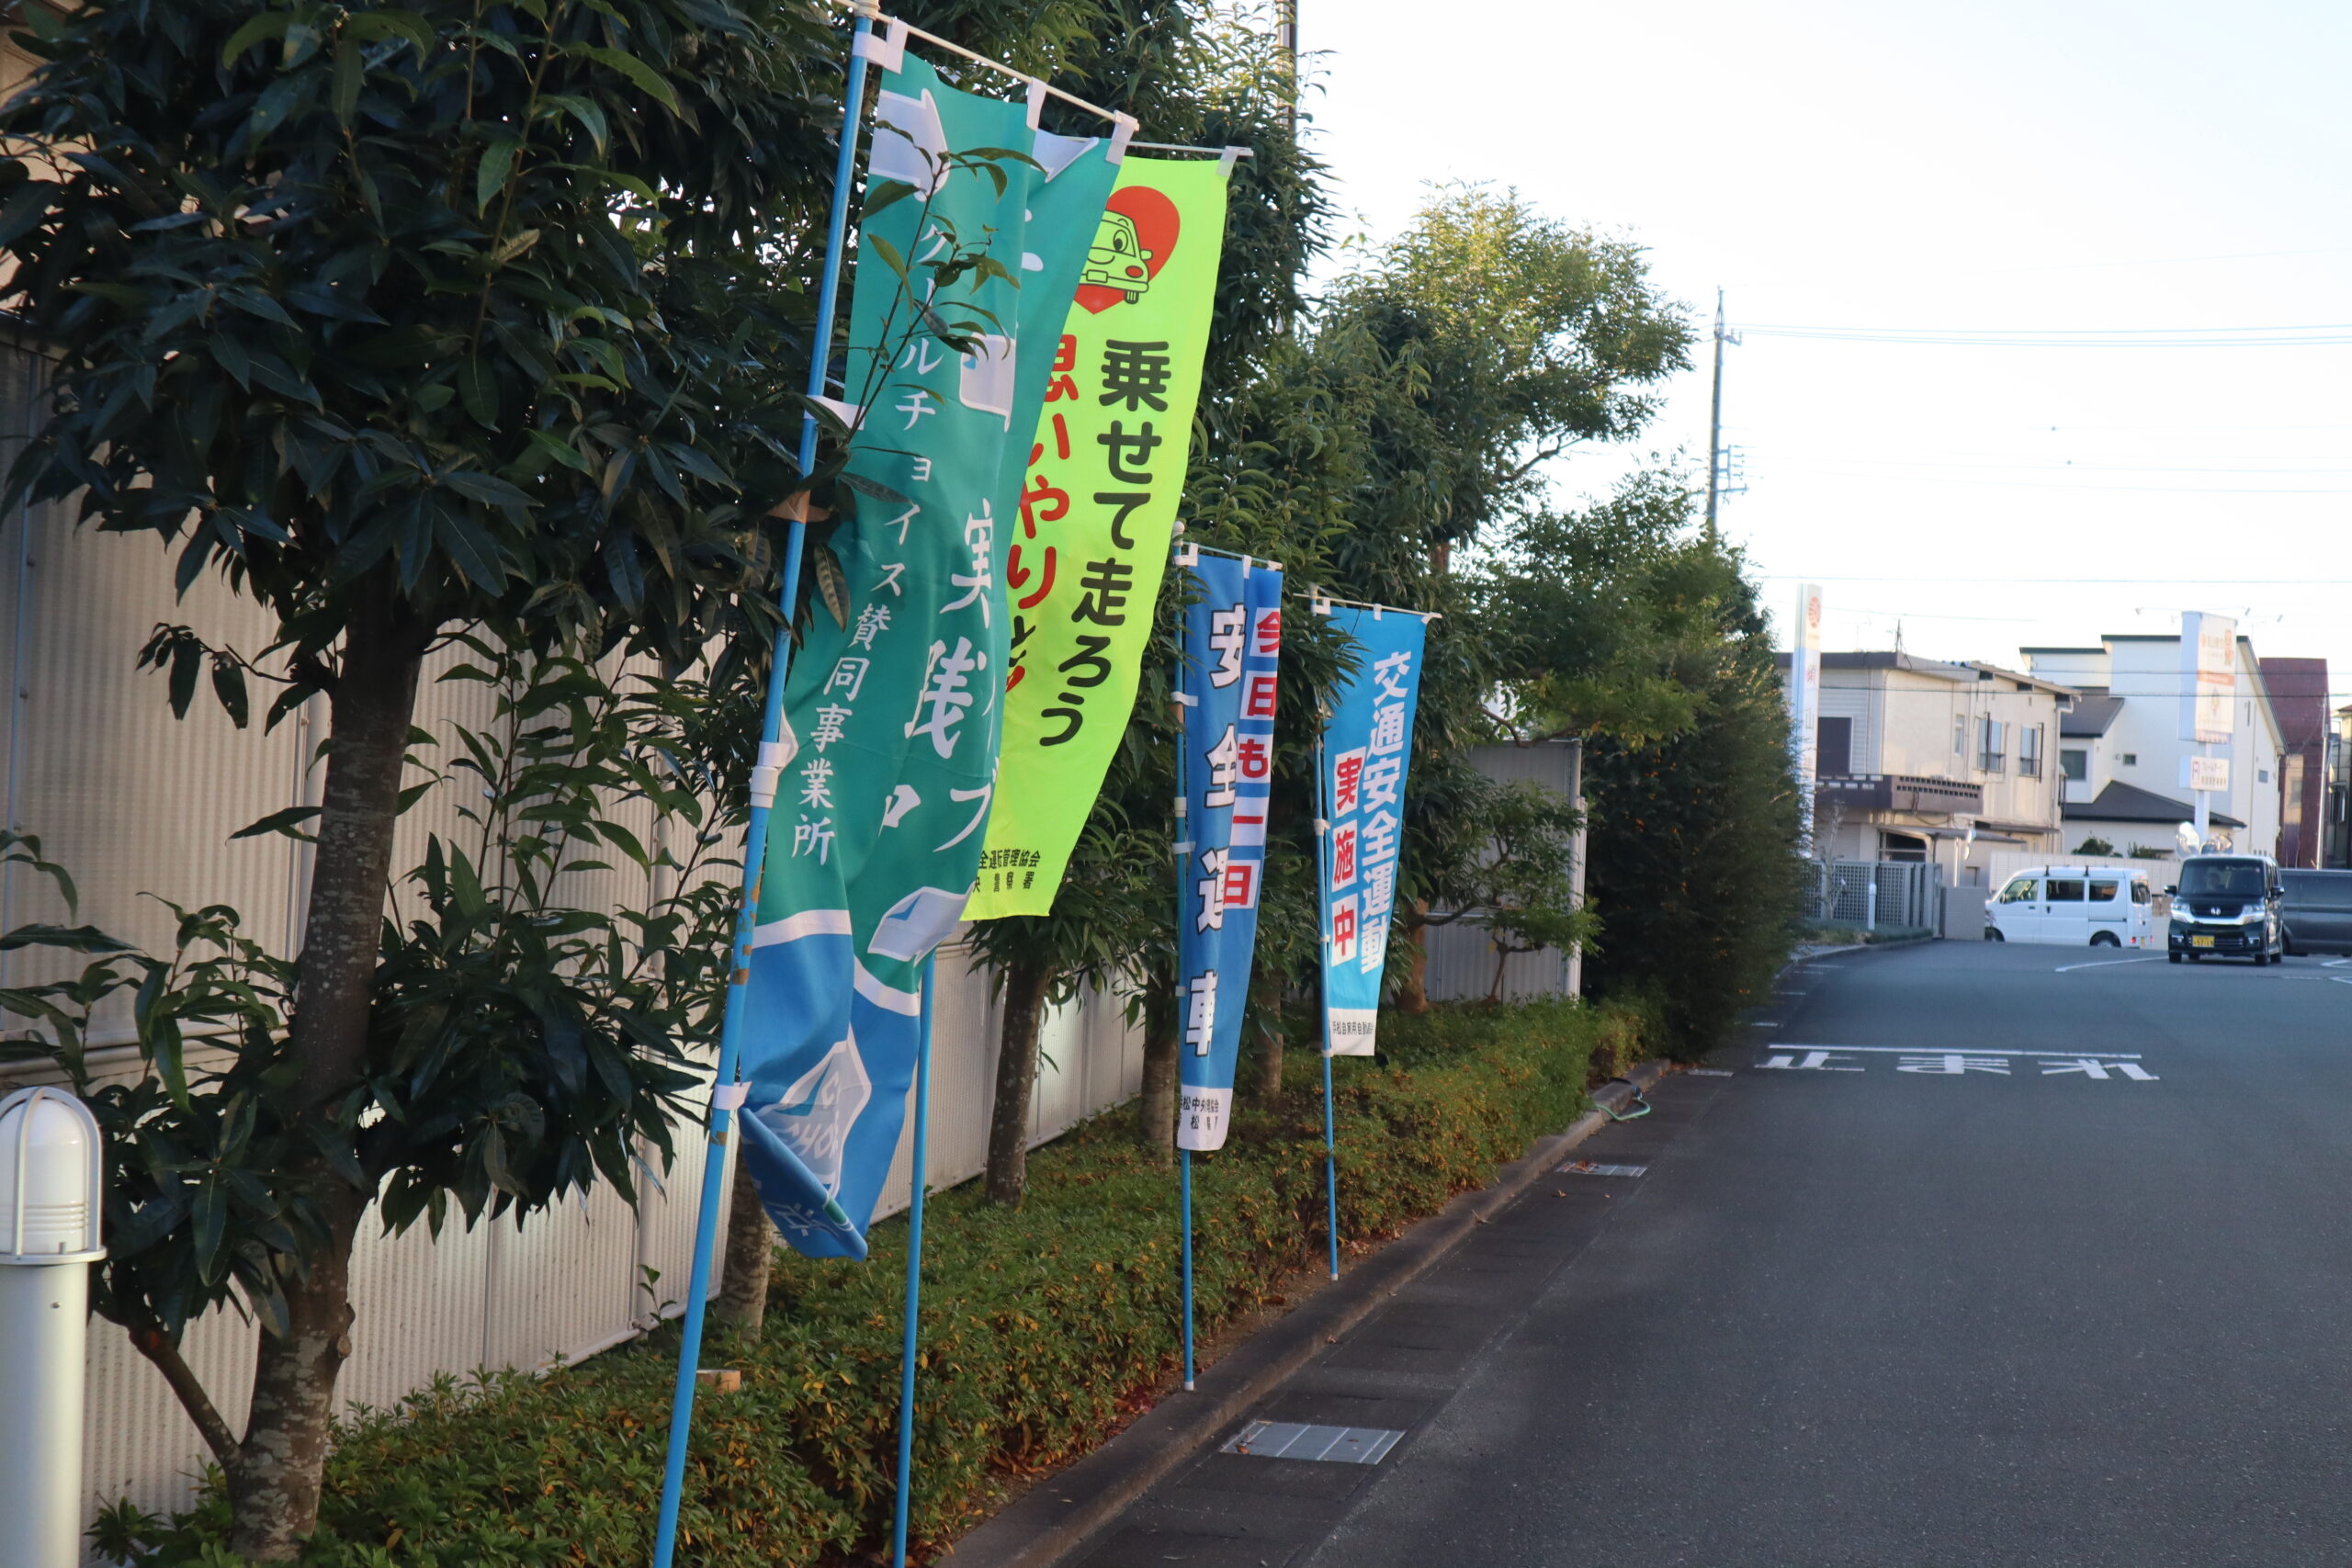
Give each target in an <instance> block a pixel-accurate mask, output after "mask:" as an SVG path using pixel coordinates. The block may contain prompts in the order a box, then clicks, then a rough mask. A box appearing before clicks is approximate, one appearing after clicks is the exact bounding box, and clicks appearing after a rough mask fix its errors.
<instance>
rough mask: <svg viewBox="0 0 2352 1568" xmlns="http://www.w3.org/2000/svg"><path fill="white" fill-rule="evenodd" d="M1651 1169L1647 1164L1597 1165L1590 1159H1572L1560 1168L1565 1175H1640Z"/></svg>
mask: <svg viewBox="0 0 2352 1568" xmlns="http://www.w3.org/2000/svg"><path fill="white" fill-rule="evenodd" d="M1647 1169H1649V1167H1648V1166H1645V1165H1596V1164H1594V1163H1593V1162H1592V1161H1590V1160H1589V1159H1579V1160H1570V1161H1569V1162H1568V1163H1567V1164H1566V1165H1564V1166H1562V1167H1561V1168H1560V1174H1561V1175H1563V1176H1639V1175H1641V1174H1642V1173H1643V1172H1644V1171H1645V1170H1647Z"/></svg>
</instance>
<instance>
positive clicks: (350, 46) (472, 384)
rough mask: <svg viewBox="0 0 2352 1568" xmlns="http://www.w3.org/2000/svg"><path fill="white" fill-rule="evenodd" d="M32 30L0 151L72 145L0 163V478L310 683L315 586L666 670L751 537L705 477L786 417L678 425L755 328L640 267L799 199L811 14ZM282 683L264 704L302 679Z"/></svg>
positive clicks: (763, 347)
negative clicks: (158, 560)
mask: <svg viewBox="0 0 2352 1568" xmlns="http://www.w3.org/2000/svg"><path fill="white" fill-rule="evenodd" d="M46 16H47V13H45V12H39V11H36V12H34V13H28V21H30V22H33V23H34V24H35V26H36V30H37V32H39V33H40V34H41V35H43V36H41V37H40V39H39V40H38V41H37V42H36V44H35V46H34V47H35V48H36V50H37V51H38V52H40V54H42V55H43V56H45V57H46V58H47V59H48V60H49V61H50V62H51V63H50V64H49V65H48V66H47V68H46V69H45V70H44V71H43V73H41V74H40V76H38V77H37V78H36V79H35V81H34V83H33V85H31V86H30V87H29V88H28V89H27V90H26V92H24V93H23V94H21V95H19V96H17V98H15V99H14V100H12V101H11V102H10V104H9V105H8V106H7V107H6V112H5V114H0V135H5V136H6V138H7V139H8V141H9V142H10V143H11V144H12V146H14V147H17V148H23V147H26V146H28V145H29V146H31V147H34V148H60V149H64V148H68V147H74V146H80V147H86V148H87V149H89V151H86V152H74V151H64V152H61V153H60V154H59V156H60V159H61V161H62V167H58V166H55V165H51V164H44V163H43V162H42V161H41V160H40V159H39V158H23V159H19V160H18V161H16V162H13V163H10V164H6V165H0V194H5V199H6V204H5V208H0V214H5V215H4V216H0V244H6V246H7V247H8V248H9V249H11V250H12V251H13V252H14V253H15V254H17V256H18V257H19V258H20V259H21V263H22V267H23V271H22V272H21V273H20V274H19V275H18V277H19V282H20V284H21V285H22V286H23V287H25V288H26V289H27V296H26V299H25V306H26V309H27V311H28V315H29V318H30V321H31V324H32V325H33V326H34V327H35V328H36V329H37V330H38V331H39V332H40V333H41V334H42V335H43V337H44V338H45V339H46V341H47V342H48V343H49V344H51V345H52V346H53V347H54V348H55V349H56V350H57V351H58V354H59V356H60V357H59V362H58V367H57V369H56V372H55V376H54V380H55V385H56V388H57V391H58V403H57V409H56V412H55V413H54V416H53V417H52V419H51V422H50V423H49V424H48V426H47V428H46V429H45V431H44V432H43V434H42V436H41V438H40V440H39V441H37V442H36V443H35V444H34V446H32V447H31V449H30V450H29V451H28V454H27V457H26V458H25V459H24V461H23V463H22V464H21V465H20V466H19V468H17V472H16V474H15V476H14V481H13V482H14V483H15V484H16V485H17V486H19V487H21V488H24V489H26V490H28V491H30V493H31V494H32V495H34V496H35V497H36V498H48V497H55V498H66V497H76V498H77V500H76V504H78V506H79V508H80V510H81V513H82V514H83V515H84V516H85V517H89V518H92V519H94V520H95V521H96V522H97V523H98V525H100V526H101V527H105V528H109V529H130V530H151V531H153V532H156V533H159V534H162V535H164V536H166V537H168V538H173V539H175V540H178V541H180V542H181V545H182V548H181V554H180V557H179V568H178V574H179V581H180V582H181V584H182V585H183V586H185V585H186V584H187V583H189V582H191V581H194V580H195V579H196V577H197V576H198V574H200V573H201V572H203V571H204V570H207V569H208V568H211V567H217V568H219V569H220V570H224V571H226V572H227V573H228V574H229V575H230V576H231V578H232V580H233V581H237V582H239V583H241V584H243V585H245V586H247V587H248V588H249V589H250V591H251V592H254V593H255V594H256V595H257V596H258V597H260V598H262V599H264V600H266V602H267V603H268V604H270V605H271V606H272V607H273V609H275V610H276V611H277V614H278V615H279V616H280V618H281V620H282V621H283V622H284V624H285V627H286V630H285V634H284V635H285V638H286V642H287V645H288V647H289V648H290V649H292V650H293V651H294V652H295V653H297V654H298V655H304V656H311V659H312V660H314V659H315V656H317V655H319V654H320V653H322V651H324V650H326V649H329V648H330V647H331V646H332V645H333V642H334V637H335V636H336V634H337V633H338V631H339V630H340V629H341V626H342V625H343V622H344V619H345V615H347V614H348V603H347V600H348V596H349V595H350V594H352V593H353V592H366V593H368V594H370V595H389V596H391V597H392V598H394V599H396V600H397V601H398V602H399V603H400V604H401V606H402V607H403V608H405V609H406V610H407V611H409V612H410V613H411V614H412V615H415V616H416V617H418V618H421V619H423V620H424V621H426V622H428V623H429V622H432V621H435V620H437V619H441V618H446V617H450V616H461V617H464V618H469V619H470V618H480V617H485V616H490V617H503V618H507V619H511V620H513V621H515V622H516V623H517V624H519V625H523V626H529V627H531V628H533V629H534V631H535V633H536V635H537V637H538V638H539V639H540V640H541V641H543V642H544V641H547V640H551V639H559V638H560V637H565V636H578V635H582V634H584V635H585V636H586V637H588V638H589V641H590V644H591V646H592V647H594V648H597V649H601V648H602V647H604V646H607V645H609V644H611V643H613V642H616V641H628V642H630V643H633V644H636V645H639V646H643V647H649V648H653V649H658V650H660V651H662V653H664V654H666V655H668V656H670V657H673V658H679V659H683V658H686V657H691V656H692V655H693V654H694V653H695V652H696V651H698V650H699V647H700V642H701V639H702V637H705V636H706V635H707V631H708V629H709V628H710V627H711V626H713V625H714V624H715V623H716V622H718V620H720V619H723V618H724V616H725V615H726V614H727V612H729V610H731V609H732V608H733V606H732V605H731V604H729V603H728V602H727V596H728V595H729V593H730V592H732V591H733V590H734V589H735V588H737V587H739V586H741V585H742V583H743V582H744V580H745V577H746V575H747V572H748V571H749V570H750V566H749V563H750V561H751V560H752V558H755V557H756V556H757V555H758V553H759V551H760V548H761V545H760V540H759V536H758V531H757V526H756V525H757V524H758V521H759V516H760V509H759V508H757V507H753V508H749V509H747V508H746V507H745V506H744V505H743V501H744V497H743V495H742V494H741V491H740V489H739V486H738V484H737V483H736V481H735V480H734V479H732V478H730V473H729V468H730V467H731V466H732V463H731V462H730V459H735V458H744V459H751V458H755V457H757V456H758V454H759V449H760V448H761V447H762V446H763V444H765V445H769V446H773V444H774V443H775V439H776V438H777V436H778V434H781V433H782V431H783V427H784V425H785V424H786V423H791V422H797V412H798V410H797V405H796V406H795V407H793V408H791V409H790V410H788V411H786V410H779V409H776V408H775V407H774V406H772V405H771V406H768V407H767V408H766V411H765V412H767V413H769V414H770V415H771V416H773V417H772V418H771V419H770V420H769V422H768V425H767V428H764V429H763V426H762V422H761V421H760V420H759V419H758V418H756V417H753V416H754V415H756V414H757V413H759V412H761V406H760V405H758V404H754V405H752V406H751V407H745V406H742V405H741V403H735V402H730V406H729V407H728V411H727V416H726V418H724V419H723V420H722V419H717V418H715V417H714V415H715V414H716V412H717V409H718V402H719V399H720V396H721V395H722V391H723V390H724V389H725V388H726V387H727V386H728V385H729V383H730V381H740V380H741V379H742V378H741V375H740V374H739V372H740V370H741V365H740V363H739V362H740V361H741V360H743V359H745V358H767V357H774V356H776V355H778V354H779V353H780V352H781V351H784V350H786V348H787V346H788V345H786V344H780V343H776V342H774V341H768V342H764V343H747V342H745V341H744V340H743V337H742V335H741V333H740V330H739V328H738V326H737V323H738V322H740V320H741V316H740V314H731V315H729V317H727V318H721V317H720V316H719V315H718V314H717V313H716V312H715V311H713V312H710V313H700V314H698V312H697V311H696V310H695V302H696V300H697V299H702V300H703V301H704V302H705V303H707V304H713V305H715V304H716V303H717V301H715V300H710V299H708V298H707V295H701V296H697V295H696V294H695V293H694V292H693V291H691V290H687V289H682V288H671V287H670V286H669V285H668V284H667V283H666V281H665V276H664V272H663V269H662V267H661V266H659V265H654V264H655V262H656V260H657V258H658V257H660V256H661V255H662V254H663V253H665V252H678V253H682V254H691V253H692V251H693V249H694V246H695V243H697V242H699V243H703V244H705V245H706V246H707V245H708V244H710V243H714V242H717V241H718V240H720V239H722V238H726V237H732V238H734V239H736V240H737V241H738V242H739V243H740V242H741V240H742V239H744V238H748V237H749V235H750V234H751V233H754V232H756V231H758V230H759V229H760V228H761V226H763V224H765V223H768V222H772V221H774V220H776V219H778V218H781V217H788V216H792V215H795V214H796V213H797V210H798V206H799V204H801V203H804V202H805V201H806V200H807V198H808V197H809V194H810V189H809V187H810V184H811V182H810V180H809V175H808V173H807V167H808V165H809V164H813V163H814V162H815V160H814V159H813V158H811V157H810V154H811V153H812V152H817V151H819V150H820V139H819V138H818V137H816V136H815V135H813V134H812V133H811V131H810V130H809V118H810V117H811V116H812V114H813V113H814V112H815V111H816V110H818V109H819V108H820V107H821V106H820V95H819V92H818V90H817V89H815V88H813V87H812V85H810V84H809V83H808V82H806V81H804V80H803V73H807V72H809V71H810V70H811V69H812V68H813V67H815V66H816V64H817V62H819V61H820V60H821V59H822V58H823V57H824V55H825V54H828V53H830V51H831V39H830V36H829V34H828V33H827V32H826V30H825V29H824V28H823V27H822V26H821V25H820V24H819V23H818V21H817V19H816V18H815V17H813V16H812V15H811V14H809V13H806V12H801V11H798V10H796V9H794V8H790V7H786V6H775V5H766V6H758V7H757V8H756V9H755V10H750V11H747V10H740V9H737V8H734V7H733V6H729V5H726V4H723V3H720V0H679V3H675V4H665V3H661V0H642V3H637V4H630V5H628V6H620V7H615V6H603V5H598V6H590V5H588V4H585V3H584V0H579V3H574V0H556V3H554V4H551V5H549V6H544V7H541V6H474V5H472V4H458V3H454V0H445V3H439V4H436V3H434V0H421V3H420V4H418V5H417V6H413V7H412V8H408V9H389V8H379V7H364V6H363V7H356V8H352V9H348V10H346V9H345V8H344V7H342V6H332V5H310V4H304V5H298V6H290V7H286V8H277V9H269V8H264V7H262V6H257V5H255V4H253V3H252V0H170V3H169V4H164V3H163V0H154V3H153V4H150V3H126V4H114V5H106V6H88V7H84V8H82V9H81V10H80V11H78V12H77V13H75V14H74V16H73V17H71V18H70V19H68V20H66V21H64V22H54V21H43V20H42V18H43V17H46ZM663 191H669V192H673V193H675V198H674V199H666V200H665V199H664V197H662V195H661V194H659V193H661V192H663ZM665 294H666V297H665ZM767 499H769V500H773V499H775V495H773V494H771V495H770V496H769V497H767ZM363 582H364V583H365V584H366V585H367V586H366V588H365V589H364V590H362V589H360V588H359V585H360V584H362V583H363ZM294 673H295V675H296V677H297V681H296V684H295V685H294V686H293V687H292V688H290V689H289V691H288V694H287V695H286V696H285V698H283V699H281V701H280V703H279V704H278V710H279V711H282V710H283V709H284V708H285V707H286V706H287V705H288V704H290V703H291V702H292V701H294V700H297V699H298V698H299V695H300V694H301V693H302V692H304V691H305V690H307V689H312V688H314V687H315V686H317V685H318V684H321V683H322V682H320V681H319V680H317V679H315V678H314V677H315V675H316V674H317V673H318V672H317V671H314V670H313V669H312V668H311V664H310V662H308V661H306V660H300V659H298V660H297V661H296V663H295V666H294Z"/></svg>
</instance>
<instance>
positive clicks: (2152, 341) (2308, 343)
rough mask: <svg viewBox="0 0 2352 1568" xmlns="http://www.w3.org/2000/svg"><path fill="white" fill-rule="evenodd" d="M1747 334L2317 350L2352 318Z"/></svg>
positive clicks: (2349, 326) (2010, 344)
mask: <svg viewBox="0 0 2352 1568" xmlns="http://www.w3.org/2000/svg"><path fill="white" fill-rule="evenodd" d="M1740 331H1742V332H1744V333H1758V335H1760V336H1764V337H1780V338H1795V339H1804V340H1810V341H1815V342H1823V343H1882V344H1914V345H1921V346H1931V347H1961V348H2312V347H2332V346H2337V345H2342V344H2352V322H2342V321H2330V322H2323V323H2320V324H2316V325H2308V326H2273V327H2078V328H2069V329H2045V328H2033V327H2010V328H1978V327H1835V326H1808V325H1805V324H1804V323H1802V322H1744V323H1742V325H1741V327H1740Z"/></svg>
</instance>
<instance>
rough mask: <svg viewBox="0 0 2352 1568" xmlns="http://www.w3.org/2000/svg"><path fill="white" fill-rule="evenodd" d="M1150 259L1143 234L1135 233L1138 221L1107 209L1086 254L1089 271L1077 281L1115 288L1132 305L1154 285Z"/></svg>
mask: <svg viewBox="0 0 2352 1568" xmlns="http://www.w3.org/2000/svg"><path fill="white" fill-rule="evenodd" d="M1150 260H1151V253H1150V252H1149V251H1148V250H1145V249H1144V248H1143V239H1142V236H1140V235H1139V234H1137V233H1136V220H1134V219H1132V218H1130V217H1128V216H1127V215H1126V214H1125V213H1124V212H1118V211H1111V212H1105V213H1104V214H1103V221H1102V224H1101V225H1100V226H1099V227H1098V228H1096V230H1095V231H1094V243H1093V244H1092V246H1091V247H1090V248H1089V249H1088V251H1087V253H1086V270H1085V271H1083V272H1081V273H1080V274H1079V276H1078V281H1079V282H1080V284H1082V285H1083V284H1091V285H1093V286H1094V287H1095V288H1115V289H1117V290H1119V291H1120V292H1121V293H1122V294H1125V296H1126V297H1127V303H1128V304H1130V305H1132V304H1134V303H1135V302H1136V300H1138V299H1142V298H1143V293H1144V290H1145V289H1147V288H1150V287H1151V268H1150V267H1148V266H1147V265H1144V264H1145V263H1147V262H1148V261H1150Z"/></svg>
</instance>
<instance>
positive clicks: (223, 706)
mask: <svg viewBox="0 0 2352 1568" xmlns="http://www.w3.org/2000/svg"><path fill="white" fill-rule="evenodd" d="M212 694H213V696H214V697H215V698H217V699H219V701H220V710H221V711H222V712H223V713H225V714H227V715H228V716H229V722H230V723H232V724H233V725H235V726H236V727H237V728H239V729H243V728H245V725H246V723H247V721H248V720H249V719H250V717H251V713H250V711H249V710H248V708H247V706H246V705H245V671H244V667H243V665H241V664H239V663H238V662H237V661H236V660H233V659H227V658H222V657H220V656H218V655H216V656H215V657H214V658H213V660H212Z"/></svg>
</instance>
